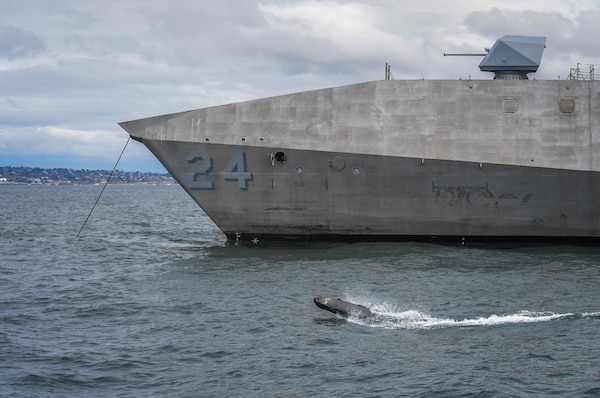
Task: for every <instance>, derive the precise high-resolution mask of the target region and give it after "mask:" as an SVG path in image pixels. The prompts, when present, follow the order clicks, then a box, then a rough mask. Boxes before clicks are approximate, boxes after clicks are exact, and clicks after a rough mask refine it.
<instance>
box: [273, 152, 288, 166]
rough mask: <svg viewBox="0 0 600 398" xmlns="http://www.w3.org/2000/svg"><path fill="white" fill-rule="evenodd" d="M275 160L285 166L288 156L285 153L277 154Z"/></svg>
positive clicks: (274, 156)
mask: <svg viewBox="0 0 600 398" xmlns="http://www.w3.org/2000/svg"><path fill="white" fill-rule="evenodd" d="M273 159H275V161H276V162H277V163H281V164H284V163H286V162H287V155H286V154H285V152H276V153H275V154H274V155H273Z"/></svg>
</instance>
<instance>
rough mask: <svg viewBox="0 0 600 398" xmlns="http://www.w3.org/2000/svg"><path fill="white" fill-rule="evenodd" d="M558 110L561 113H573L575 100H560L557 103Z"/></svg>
mask: <svg viewBox="0 0 600 398" xmlns="http://www.w3.org/2000/svg"><path fill="white" fill-rule="evenodd" d="M558 110H559V111H560V112H561V113H573V112H575V100H574V99H561V100H560V102H559V103H558Z"/></svg>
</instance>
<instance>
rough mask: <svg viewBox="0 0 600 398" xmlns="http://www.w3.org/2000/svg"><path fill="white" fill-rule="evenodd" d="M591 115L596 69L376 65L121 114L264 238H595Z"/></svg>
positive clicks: (184, 177) (138, 135)
mask: <svg viewBox="0 0 600 398" xmlns="http://www.w3.org/2000/svg"><path fill="white" fill-rule="evenodd" d="M599 123H600V85H599V84H598V83H597V82H595V81H577V80H566V81H540V80H383V81H374V82H367V83H361V84H355V85H349V86H343V87H336V88H329V89H323V90H315V91H308V92H301V93H295V94H289V95H283V96H278V97H272V98H266V99H258V100H253V101H247V102H241V103H235V104H229V105H223V106H216V107H210V108H204V109H198V110H192V111H187V112H181V113H175V114H170V115H163V116H157V117H151V118H146V119H139V120H133V121H129V122H123V123H120V125H121V126H122V127H123V128H124V129H125V130H126V131H127V132H128V133H129V134H130V135H131V137H132V138H134V139H136V140H138V141H140V142H142V143H144V144H145V145H146V147H148V149H149V150H150V151H151V152H152V153H153V154H154V155H155V156H156V157H157V158H158V159H159V160H160V161H161V163H162V164H163V165H164V166H165V168H166V169H167V170H168V171H169V172H170V173H171V175H173V177H174V178H175V179H176V180H177V181H178V182H179V183H180V184H181V186H182V188H183V189H185V190H186V191H187V193H188V194H189V195H190V196H191V197H192V198H193V199H194V200H195V201H196V203H198V205H199V206H200V207H201V208H202V209H203V210H204V212H205V213H206V214H207V215H208V216H209V217H210V218H211V219H212V220H213V221H214V223H215V224H216V225H217V226H218V227H219V228H220V229H221V230H222V231H223V232H224V233H225V235H226V236H227V240H228V241H229V242H231V243H235V244H249V245H259V246H260V245H265V244H269V243H279V242H284V243H292V242H299V243H305V242H313V241H330V242H334V241H383V240H398V241H400V240H404V241H405V240H419V241H433V242H445V243H456V244H464V245H469V244H472V243H477V242H484V243H488V244H502V243H508V242H515V243H519V242H521V243H528V242H529V243H531V242H549V243H570V242H593V243H596V242H598V241H599V238H600V211H599V204H600V203H599V202H600V153H599V151H598V147H599V145H600V131H599V130H598V125H599ZM174 205H176V204H174Z"/></svg>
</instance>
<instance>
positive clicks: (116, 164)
mask: <svg viewBox="0 0 600 398" xmlns="http://www.w3.org/2000/svg"><path fill="white" fill-rule="evenodd" d="M129 141H131V136H129V138H127V142H126V143H125V146H124V147H123V150H122V151H121V154H120V155H119V159H117V163H115V167H113V169H112V171H111V172H110V174H109V175H108V178H107V179H106V182H105V183H104V186H103V187H102V191H100V195H98V198H97V199H96V203H94V205H93V206H92V210H90V214H88V216H87V217H86V218H85V221H84V222H83V225H82V226H81V228H80V229H79V232H77V236H76V238H79V234H81V231H83V228H84V227H85V224H87V222H88V220H89V219H90V216H91V215H92V213H93V212H94V209H95V208H96V205H97V204H98V202H99V201H100V197H102V194H103V193H104V190H105V189H106V186H107V185H108V183H109V181H110V179H111V177H112V175H113V173H114V172H115V170H116V169H117V166H118V165H119V162H120V161H121V158H122V157H123V153H125V148H127V144H129Z"/></svg>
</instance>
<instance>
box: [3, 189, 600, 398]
mask: <svg viewBox="0 0 600 398" xmlns="http://www.w3.org/2000/svg"><path fill="white" fill-rule="evenodd" d="M100 190H101V187H99V186H17V185H0V209H1V211H0V299H1V302H0V358H1V361H0V396H4V397H13V396H14V397H49V396H52V397H84V396H85V397H95V396H97V397H107V396H111V397H113V396H114V397H141V396H143V397H153V396H156V397H165V396H168V397H224V396H239V397H311V396H325V397H331V396H336V397H339V396H341V397H343V396H347V397H385V396H392V397H395V396H411V397H419V396H427V397H430V396H442V397H464V396H478V397H495V396H501V397H505V396H510V397H513V396H528V397H529V396H551V395H552V396H569V397H579V396H600V338H599V337H600V294H599V292H600V248H581V247H553V248H523V249H512V250H480V249H470V248H460V247H444V246H436V245H428V244H414V243H385V244H374V243H371V244H352V245H345V246H337V247H332V248H295V249H282V248H280V249H256V248H239V247H225V246H224V245H223V244H224V240H225V239H224V236H223V235H222V234H221V233H220V232H219V231H218V229H217V228H216V227H215V226H214V225H213V224H212V222H211V221H210V220H209V219H208V218H207V217H206V216H205V215H204V214H203V212H202V211H201V210H200V209H199V208H198V207H197V206H196V205H195V204H194V203H193V202H192V200H191V199H190V198H189V197H188V196H187V195H186V194H185V193H184V192H183V190H182V189H181V188H180V187H178V186H148V185H109V186H108V187H107V189H106V191H105V192H104V195H103V196H102V198H101V199H100V202H99V204H98V206H97V207H96V209H95V210H94V212H93V213H92V216H91V217H90V219H89V221H88V223H87V225H86V226H85V228H84V229H83V231H82V232H81V235H80V237H79V238H76V235H77V232H78V231H79V229H80V228H81V226H82V224H83V222H84V220H85V218H86V216H87V215H88V213H89V211H90V209H91V207H92V205H93V203H94V201H95V200H96V198H97V196H98V194H99V193H100ZM315 296H333V297H340V298H343V299H346V300H349V301H352V302H355V303H359V304H363V305H366V306H369V307H370V308H371V310H372V311H373V312H375V314H376V316H375V317H374V318H373V319H369V320H366V321H365V320H359V319H349V320H345V319H341V318H338V317H336V316H335V315H334V314H331V313H329V312H326V311H323V310H321V309H319V308H317V307H316V306H315V305H314V303H313V302H312V299H313V297H315Z"/></svg>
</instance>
